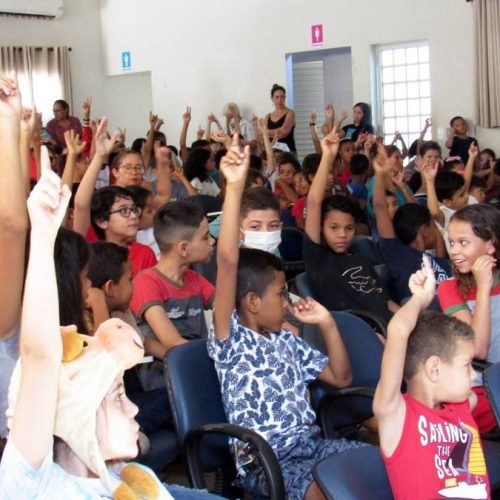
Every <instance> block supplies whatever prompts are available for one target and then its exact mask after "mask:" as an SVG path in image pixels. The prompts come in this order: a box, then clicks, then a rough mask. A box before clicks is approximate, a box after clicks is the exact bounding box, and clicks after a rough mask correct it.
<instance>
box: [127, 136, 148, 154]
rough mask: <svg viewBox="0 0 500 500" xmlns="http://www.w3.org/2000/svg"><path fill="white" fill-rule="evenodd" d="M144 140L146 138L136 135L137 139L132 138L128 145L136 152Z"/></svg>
mask: <svg viewBox="0 0 500 500" xmlns="http://www.w3.org/2000/svg"><path fill="white" fill-rule="evenodd" d="M145 142H146V139H144V137H137V139H134V142H132V146H130V149H131V150H132V151H136V152H137V153H140V152H141V149H142V145H143V144H144V143H145Z"/></svg>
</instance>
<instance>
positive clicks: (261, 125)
mask: <svg viewBox="0 0 500 500" xmlns="http://www.w3.org/2000/svg"><path fill="white" fill-rule="evenodd" d="M258 123H259V132H260V133H261V134H262V135H267V133H268V130H267V120H266V119H265V118H259V122H258Z"/></svg>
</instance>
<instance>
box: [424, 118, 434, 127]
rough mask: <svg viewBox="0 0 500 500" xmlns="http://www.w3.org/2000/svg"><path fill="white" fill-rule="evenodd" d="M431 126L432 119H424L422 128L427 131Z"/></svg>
mask: <svg viewBox="0 0 500 500" xmlns="http://www.w3.org/2000/svg"><path fill="white" fill-rule="evenodd" d="M431 126H432V118H426V120H425V126H424V128H425V129H426V130H427V129H428V128H429V127H431Z"/></svg>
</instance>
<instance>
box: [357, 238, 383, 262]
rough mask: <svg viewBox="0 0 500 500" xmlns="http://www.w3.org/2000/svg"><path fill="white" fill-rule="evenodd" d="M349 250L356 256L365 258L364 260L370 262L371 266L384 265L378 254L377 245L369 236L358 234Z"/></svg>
mask: <svg viewBox="0 0 500 500" xmlns="http://www.w3.org/2000/svg"><path fill="white" fill-rule="evenodd" d="M349 250H350V251H351V252H352V253H354V254H356V255H361V256H363V257H365V259H366V260H367V261H368V262H370V264H371V265H372V266H377V265H378V264H383V263H384V261H383V260H382V257H381V255H380V252H379V251H378V248H377V245H376V244H375V242H374V241H373V239H372V238H371V237H370V236H365V235H363V234H358V235H357V236H355V237H354V238H353V240H352V243H351V247H350V249H349Z"/></svg>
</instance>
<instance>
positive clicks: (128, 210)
mask: <svg viewBox="0 0 500 500" xmlns="http://www.w3.org/2000/svg"><path fill="white" fill-rule="evenodd" d="M132 213H133V214H134V215H137V217H140V216H141V214H142V208H141V207H121V208H119V209H118V210H113V211H112V212H109V215H113V214H120V215H121V216H122V217H123V218H124V219H128V218H129V217H130V214H132Z"/></svg>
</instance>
